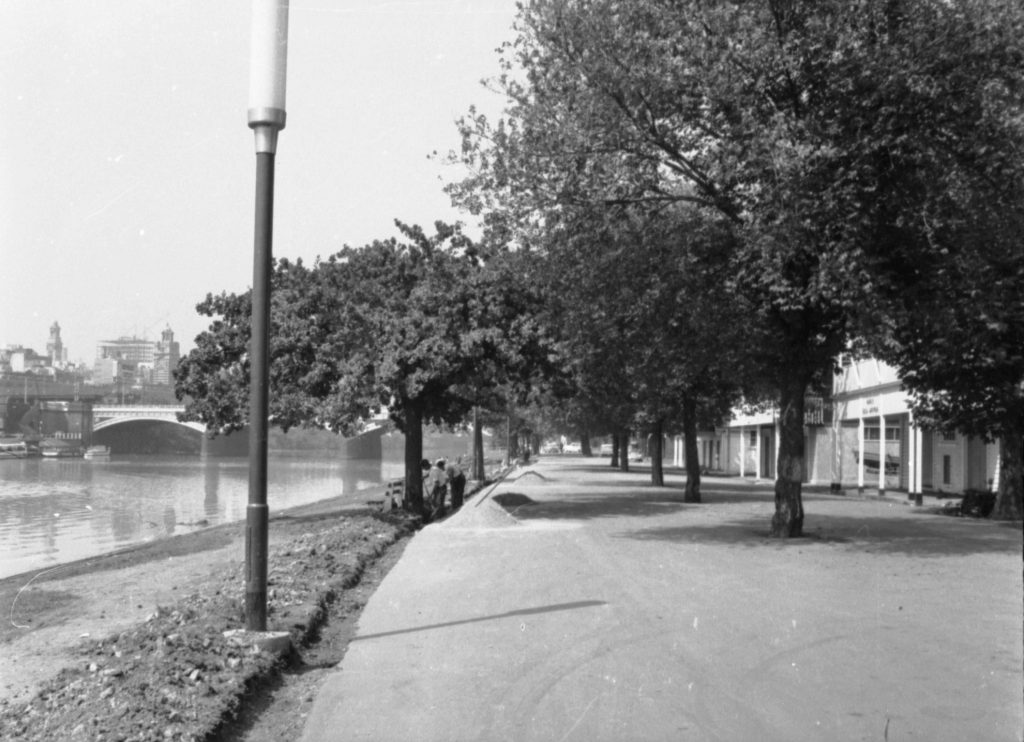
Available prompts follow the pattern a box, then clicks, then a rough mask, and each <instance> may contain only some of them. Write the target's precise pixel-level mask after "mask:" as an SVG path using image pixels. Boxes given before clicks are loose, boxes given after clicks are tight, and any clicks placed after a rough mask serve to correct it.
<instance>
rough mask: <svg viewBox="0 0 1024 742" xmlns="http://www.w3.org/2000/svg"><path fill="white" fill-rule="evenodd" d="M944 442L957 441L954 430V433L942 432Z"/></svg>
mask: <svg viewBox="0 0 1024 742" xmlns="http://www.w3.org/2000/svg"><path fill="white" fill-rule="evenodd" d="M942 442H943V443H956V433H955V432H953V433H943V434H942Z"/></svg>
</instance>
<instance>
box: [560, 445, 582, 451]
mask: <svg viewBox="0 0 1024 742" xmlns="http://www.w3.org/2000/svg"><path fill="white" fill-rule="evenodd" d="M582 451H583V447H582V446H580V444H579V443H566V444H565V445H564V446H563V447H562V453H580V452H582Z"/></svg>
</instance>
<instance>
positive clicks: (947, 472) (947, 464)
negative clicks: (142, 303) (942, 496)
mask: <svg viewBox="0 0 1024 742" xmlns="http://www.w3.org/2000/svg"><path fill="white" fill-rule="evenodd" d="M952 469H953V460H952V459H951V458H950V456H949V454H946V455H945V456H943V457H942V483H943V484H951V483H952V481H953V472H952Z"/></svg>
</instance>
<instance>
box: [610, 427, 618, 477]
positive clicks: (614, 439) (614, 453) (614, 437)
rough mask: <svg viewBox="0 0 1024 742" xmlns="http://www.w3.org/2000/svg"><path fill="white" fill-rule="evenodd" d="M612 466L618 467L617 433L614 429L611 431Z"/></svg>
mask: <svg viewBox="0 0 1024 742" xmlns="http://www.w3.org/2000/svg"><path fill="white" fill-rule="evenodd" d="M612 468H613V469H618V468H619V433H618V431H615V432H613V433H612Z"/></svg>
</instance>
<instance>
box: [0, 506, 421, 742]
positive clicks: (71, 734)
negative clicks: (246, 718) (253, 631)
mask: <svg viewBox="0 0 1024 742" xmlns="http://www.w3.org/2000/svg"><path fill="white" fill-rule="evenodd" d="M417 525H418V524H417V522H416V521H415V520H413V519H411V518H409V517H407V516H405V515H404V514H401V513H399V514H394V515H387V516H385V515H382V514H379V513H374V512H371V511H369V510H367V509H362V510H353V509H344V508H342V507H341V506H340V504H339V503H336V502H332V501H328V502H325V503H320V504H318V505H315V506H309V507H306V508H301V509H299V510H296V511H292V512H290V513H288V514H286V515H282V516H278V517H276V518H273V519H272V521H271V526H270V542H271V543H270V554H269V558H268V564H269V573H268V579H267V587H268V598H267V610H268V629H270V630H278V631H287V632H289V633H290V634H291V637H292V643H293V646H295V647H297V648H299V650H300V652H301V651H302V648H303V647H308V646H309V645H311V644H313V643H315V642H316V640H317V639H318V632H320V631H321V630H322V629H323V627H324V626H325V624H326V621H327V618H328V614H329V612H330V611H331V607H332V604H334V603H335V602H336V601H338V600H339V597H340V596H342V595H343V594H344V593H345V592H346V591H348V590H351V589H352V588H353V587H354V586H355V585H357V584H358V583H359V581H360V577H361V575H362V574H363V572H364V570H365V569H366V568H367V566H368V565H371V564H373V563H374V562H375V561H376V560H378V559H379V558H380V557H381V555H382V554H384V553H385V552H386V551H388V550H389V549H390V548H391V547H392V546H394V545H395V544H396V543H398V542H400V541H401V540H402V539H403V538H404V537H405V536H407V535H408V534H410V533H411V532H412V531H413V530H414V529H415V527H416V526H417ZM244 604H245V564H244V527H243V524H231V525H225V526H219V527H215V528H211V529H207V530H205V531H202V532H198V533H193V534H188V535H185V536H180V537H176V538H172V539H167V540H165V541H160V542H154V543H152V544H148V545H146V546H143V547H139V548H134V549H130V550H127V551H125V552H121V553H118V554H113V555H108V556H105V557H100V558H96V559H90V560H86V561H83V562H78V563H73V564H69V565H64V566H62V567H60V568H56V569H53V570H49V571H48V572H47V573H45V574H43V573H40V574H38V575H36V576H33V575H25V576H21V577H14V578H8V579H6V580H3V581H0V609H2V616H3V625H2V627H0V652H2V653H3V656H4V661H3V665H2V669H0V739H4V740H12V742H13V741H14V740H40V741H42V740H47V741H50V740H55V739H68V740H75V739H82V740H97V741H99V740H103V741H104V742H105V741H108V740H122V741H127V740H153V739H162V740H207V739H217V738H219V737H220V736H221V734H222V732H223V731H224V730H225V728H226V726H230V724H227V725H226V724H225V720H227V722H230V721H231V720H232V719H233V718H234V717H235V716H236V714H237V713H238V712H239V710H240V709H241V706H242V704H241V700H242V698H243V696H244V695H245V694H246V693H247V692H251V691H252V689H253V688H254V687H255V686H257V685H260V683H262V682H264V681H265V680H266V678H267V677H268V676H269V675H271V674H272V673H270V672H269V671H270V670H271V668H272V667H273V666H274V664H275V662H277V660H276V658H274V657H273V656H270V655H268V654H267V653H265V652H259V651H254V649H253V647H252V646H251V645H249V644H247V643H246V642H245V641H238V640H233V639H231V638H229V637H227V636H225V632H228V631H230V630H232V629H239V628H242V627H244V625H245V617H244V608H243V607H244ZM360 605H361V603H360Z"/></svg>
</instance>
